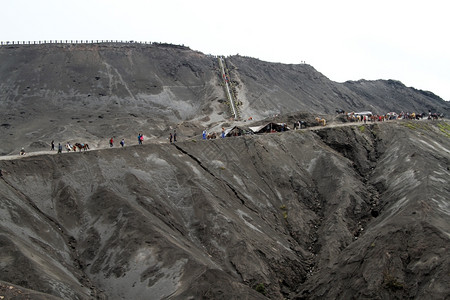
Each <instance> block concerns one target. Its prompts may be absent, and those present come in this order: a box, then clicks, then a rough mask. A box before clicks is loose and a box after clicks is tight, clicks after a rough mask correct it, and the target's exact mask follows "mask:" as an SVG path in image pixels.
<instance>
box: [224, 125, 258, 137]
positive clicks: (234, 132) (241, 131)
mask: <svg viewBox="0 0 450 300" xmlns="http://www.w3.org/2000/svg"><path fill="white" fill-rule="evenodd" d="M247 134H253V131H252V130H251V129H250V128H248V127H243V126H234V127H233V128H231V129H229V130H226V131H225V136H227V137H230V136H241V135H247Z"/></svg>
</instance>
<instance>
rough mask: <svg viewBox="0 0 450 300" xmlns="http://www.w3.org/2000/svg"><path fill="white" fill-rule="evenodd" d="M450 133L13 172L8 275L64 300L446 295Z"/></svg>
mask: <svg viewBox="0 0 450 300" xmlns="http://www.w3.org/2000/svg"><path fill="white" fill-rule="evenodd" d="M449 153H450V143H449V139H448V124H447V123H445V122H443V123H436V124H432V123H431V122H430V123H428V122H421V123H409V122H405V123H398V124H397V123H389V124H377V125H366V126H364V125H362V126H343V127H336V128H321V129H313V130H301V131H300V130H297V131H290V132H284V133H275V134H266V135H257V136H243V137H233V138H226V139H220V140H213V141H195V140H187V141H185V142H181V143H176V144H163V145H158V144H149V145H140V146H129V147H125V148H121V149H105V150H98V151H90V152H86V153H65V154H60V155H43V156H35V157H26V158H23V159H19V160H2V161H0V167H1V169H2V170H3V171H4V176H3V177H2V179H0V197H1V199H2V201H1V205H0V214H1V217H2V225H1V227H0V238H1V243H0V248H1V251H0V253H1V257H2V260H1V261H2V264H1V272H0V274H1V277H0V279H1V280H3V281H5V282H9V283H13V284H16V285H18V286H21V287H23V288H27V289H32V290H35V291H38V292H41V293H47V294H51V295H53V296H57V297H61V298H71V299H86V298H90V297H92V298H107V299H119V298H126V299H139V298H143V297H150V298H152V299H161V298H170V299H186V298H193V299H197V298H202V297H203V298H214V299H217V298H222V299H230V298H246V299H264V298H266V297H268V298H272V299H282V298H298V299H317V298H324V297H325V298H340V299H348V298H351V297H356V298H364V297H368V298H384V299H389V298H410V297H412V298H422V297H425V295H432V296H433V297H434V298H443V297H445V296H446V295H448V294H449V292H450V290H449V288H448V287H449V286H450V284H449V282H448V281H449V279H448V276H445V275H446V274H447V273H448V266H449V254H448V253H450V252H449V244H450V243H449V233H450V227H449V223H448V222H447V220H448V216H449V213H450V212H449V210H448V199H449V195H450V191H449V189H448V184H447V183H448V178H449V175H450V171H449V165H450V161H449V160H450V157H449Z"/></svg>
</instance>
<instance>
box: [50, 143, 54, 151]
mask: <svg viewBox="0 0 450 300" xmlns="http://www.w3.org/2000/svg"><path fill="white" fill-rule="evenodd" d="M50 150H51V151H53V150H55V141H52V148H51V149H50Z"/></svg>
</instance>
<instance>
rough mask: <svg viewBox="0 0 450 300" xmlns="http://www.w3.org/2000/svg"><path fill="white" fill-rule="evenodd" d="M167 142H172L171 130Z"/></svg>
mask: <svg viewBox="0 0 450 300" xmlns="http://www.w3.org/2000/svg"><path fill="white" fill-rule="evenodd" d="M169 142H170V143H171V144H172V132H171V133H170V134H169Z"/></svg>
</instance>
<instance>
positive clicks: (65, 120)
mask: <svg viewBox="0 0 450 300" xmlns="http://www.w3.org/2000/svg"><path fill="white" fill-rule="evenodd" d="M0 59H1V61H2V64H1V66H0V108H1V118H2V120H3V122H2V123H3V125H2V127H1V130H2V135H4V136H5V138H6V140H7V143H4V144H3V145H2V146H1V149H0V150H3V151H0V152H3V153H9V152H10V151H12V149H14V148H9V147H8V144H14V145H13V147H15V149H17V147H18V146H19V147H22V146H26V147H27V148H30V146H31V145H30V144H32V142H41V143H46V145H48V143H49V142H50V141H51V140H57V141H70V140H74V139H77V140H80V141H83V140H84V141H88V142H90V143H91V144H98V143H99V140H107V139H108V138H109V137H111V136H122V137H126V138H127V139H131V138H133V140H134V139H135V136H137V134H138V133H139V132H144V133H145V134H146V136H147V137H158V136H161V135H162V132H164V135H165V133H166V131H167V129H168V127H170V126H171V125H174V124H178V123H180V122H183V121H185V120H192V119H195V118H197V117H199V116H200V115H201V116H202V117H204V116H206V115H208V116H210V117H211V118H214V117H215V116H216V115H217V113H220V114H222V113H223V111H226V108H221V107H220V106H221V105H222V104H221V103H220V102H218V100H221V101H222V99H223V98H224V94H223V90H222V88H221V87H220V85H219V84H218V79H220V77H219V76H218V71H216V69H215V64H216V61H215V59H213V58H211V57H207V56H205V55H203V54H201V53H198V52H194V51H191V50H189V49H187V48H178V47H171V46H161V45H138V44H131V45H128V44H80V45H71V44H58V45H26V46H17V47H15V46H10V47H2V48H0ZM224 107H225V105H224Z"/></svg>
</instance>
